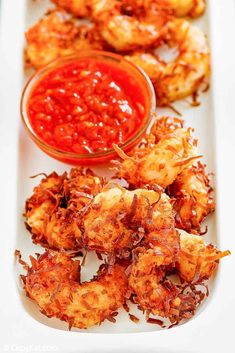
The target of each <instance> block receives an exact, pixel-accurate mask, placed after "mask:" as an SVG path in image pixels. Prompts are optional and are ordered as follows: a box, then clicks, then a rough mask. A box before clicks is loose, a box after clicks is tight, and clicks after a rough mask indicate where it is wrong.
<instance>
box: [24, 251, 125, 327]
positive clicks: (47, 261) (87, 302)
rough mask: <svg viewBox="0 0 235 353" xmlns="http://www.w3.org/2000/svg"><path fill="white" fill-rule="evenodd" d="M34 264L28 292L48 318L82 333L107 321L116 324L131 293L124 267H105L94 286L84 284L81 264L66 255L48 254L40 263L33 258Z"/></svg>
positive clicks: (40, 258) (91, 283) (40, 259)
mask: <svg viewBox="0 0 235 353" xmlns="http://www.w3.org/2000/svg"><path fill="white" fill-rule="evenodd" d="M31 263H32V265H31V267H29V268H28V273H27V275H26V276H24V277H23V280H24V289H25V291H26V293H27V295H28V296H29V297H30V298H31V299H33V300H34V301H35V302H36V303H37V304H38V306H39V307H40V309H41V311H42V312H43V313H44V314H45V315H46V316H48V317H57V318H59V319H60V320H63V321H66V322H68V323H69V327H70V328H71V327H78V328H81V329H86V328H89V327H91V326H94V325H99V324H100V323H101V322H103V321H104V320H105V319H108V320H111V321H115V319H114V316H116V315H117V309H118V308H120V307H121V306H122V305H123V304H124V302H125V294H126V290H127V278H126V275H125V268H124V267H123V266H121V265H118V264H115V265H113V266H112V267H110V268H109V267H108V266H104V265H102V267H101V268H100V270H99V272H98V274H97V276H95V277H94V278H93V279H92V280H91V281H90V282H84V283H80V264H79V261H76V260H72V259H71V258H69V257H68V256H67V255H65V254H63V253H52V252H48V251H47V252H45V253H44V254H43V255H41V256H39V257H38V258H37V259H35V258H33V257H31Z"/></svg>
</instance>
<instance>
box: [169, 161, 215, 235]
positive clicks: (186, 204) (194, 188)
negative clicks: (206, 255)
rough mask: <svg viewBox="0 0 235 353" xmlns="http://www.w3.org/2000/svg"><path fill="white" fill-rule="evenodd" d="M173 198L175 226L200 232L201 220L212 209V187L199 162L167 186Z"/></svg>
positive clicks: (213, 204)
mask: <svg viewBox="0 0 235 353" xmlns="http://www.w3.org/2000/svg"><path fill="white" fill-rule="evenodd" d="M168 194H169V195H170V197H173V198H174V199H175V202H174V210H175V212H176V226H177V227H178V228H181V229H185V230H186V231H189V232H200V228H201V223H202V221H203V220H204V219H205V218H206V217H207V216H208V215H209V214H210V213H211V212H213V211H214V208H215V203H214V198H213V189H212V187H211V186H210V180H209V177H208V175H207V174H206V172H205V166H204V165H202V164H201V163H200V162H199V163H198V164H197V165H194V166H191V167H189V168H186V169H185V170H183V171H182V173H181V174H179V176H178V177H177V178H176V180H175V181H174V183H173V184H172V185H170V186H169V187H168Z"/></svg>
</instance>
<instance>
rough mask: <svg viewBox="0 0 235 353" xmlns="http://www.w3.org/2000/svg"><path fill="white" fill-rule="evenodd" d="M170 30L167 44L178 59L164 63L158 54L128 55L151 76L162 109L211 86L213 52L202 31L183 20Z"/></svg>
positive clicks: (178, 20)
mask: <svg viewBox="0 0 235 353" xmlns="http://www.w3.org/2000/svg"><path fill="white" fill-rule="evenodd" d="M166 27H167V35H166V36H165V42H166V44H167V45H168V46H169V47H171V48H172V47H174V48H175V47H176V48H177V51H178V56H177V58H176V59H175V60H173V61H172V62H164V61H163V60H162V59H161V58H160V56H159V55H158V54H157V53H156V51H154V52H152V53H151V52H149V53H146V52H140V51H139V52H135V53H134V54H132V55H128V56H126V58H127V59H128V60H130V61H132V62H133V63H134V64H136V65H138V66H140V67H141V68H142V69H143V70H144V71H145V72H146V73H147V74H148V75H149V77H150V78H151V80H152V82H153V85H154V88H155V92H156V96H157V103H158V105H160V106H167V105H169V104H170V103H171V102H173V101H175V100H178V99H183V98H185V97H187V96H189V95H191V94H193V93H195V92H197V91H198V90H199V88H200V87H201V86H202V84H203V85H205V86H206V85H208V82H209V75H210V51H209V47H208V44H207V40H206V37H205V35H204V34H203V33H202V32H201V30H200V29H199V28H197V27H195V26H192V25H191V24H190V23H189V22H188V21H186V20H183V19H173V20H171V21H169V22H168V24H167V25H166Z"/></svg>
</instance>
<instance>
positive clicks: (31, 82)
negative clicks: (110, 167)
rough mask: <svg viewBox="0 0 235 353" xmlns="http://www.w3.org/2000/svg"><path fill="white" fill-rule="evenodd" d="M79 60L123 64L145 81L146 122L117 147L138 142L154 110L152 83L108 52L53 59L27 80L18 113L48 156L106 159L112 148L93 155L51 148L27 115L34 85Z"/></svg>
mask: <svg viewBox="0 0 235 353" xmlns="http://www.w3.org/2000/svg"><path fill="white" fill-rule="evenodd" d="M81 58H97V59H102V60H111V61H113V62H117V63H119V65H120V63H124V64H125V65H126V66H127V67H128V66H129V67H131V68H132V71H136V73H138V75H139V76H140V77H142V79H143V82H144V81H145V83H146V88H147V90H148V94H149V99H150V102H149V103H150V104H149V113H148V114H149V116H147V117H146V121H145V123H144V124H143V126H141V127H140V128H139V129H138V130H137V131H136V133H135V134H134V135H133V136H132V137H131V138H130V139H128V140H127V141H126V142H125V143H124V144H123V145H120V146H119V147H120V148H121V149H125V148H127V147H128V146H131V145H132V144H134V143H135V141H138V139H139V138H140V137H141V136H142V134H143V133H144V132H145V131H146V130H147V128H148V126H149V125H150V123H151V121H152V114H153V112H154V111H155V109H156V97H155V91H154V88H153V85H152V82H151V80H150V78H149V77H148V76H147V74H146V73H145V72H144V71H143V70H142V69H141V68H139V67H138V66H136V65H135V64H133V63H132V62H130V61H128V60H126V59H125V58H124V57H122V56H121V55H118V54H113V53H110V52H105V51H99V50H89V51H82V52H80V53H77V54H74V55H69V56H64V57H61V58H59V59H55V60H53V61H51V62H50V63H49V64H47V65H46V66H44V67H43V68H41V69H39V70H37V71H36V72H35V73H34V74H33V75H32V76H31V77H30V78H29V80H28V82H27V83H26V85H25V87H24V89H23V92H22V96H21V101H20V113H21V118H22V121H23V124H24V127H25V128H26V130H27V132H28V133H29V134H30V136H31V138H32V139H33V141H34V142H35V143H36V144H37V145H38V146H39V147H41V149H42V150H44V151H48V153H49V154H53V155H56V156H58V157H61V158H71V159H74V160H80V159H93V158H97V157H108V156H109V155H113V154H115V153H116V152H115V150H114V149H113V148H110V149H108V150H107V151H101V152H94V153H82V154H78V153H75V152H68V151H63V150H60V149H58V148H55V147H53V146H50V145H49V144H47V143H45V142H44V141H43V140H42V139H41V138H40V137H39V136H38V135H37V134H36V133H35V131H34V130H33V128H32V126H31V124H30V121H29V118H28V114H27V102H28V97H29V95H30V93H31V89H32V88H33V86H34V84H35V83H36V82H37V81H38V80H39V79H40V78H41V77H42V76H44V75H45V74H46V73H48V72H50V71H51V70H53V69H54V68H56V67H59V66H63V64H66V63H69V62H72V61H75V60H76V59H81Z"/></svg>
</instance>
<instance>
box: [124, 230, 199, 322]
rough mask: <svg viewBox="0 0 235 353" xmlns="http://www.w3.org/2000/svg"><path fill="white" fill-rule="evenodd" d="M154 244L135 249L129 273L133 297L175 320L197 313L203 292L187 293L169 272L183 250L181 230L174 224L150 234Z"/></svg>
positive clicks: (144, 307)
mask: <svg viewBox="0 0 235 353" xmlns="http://www.w3.org/2000/svg"><path fill="white" fill-rule="evenodd" d="M148 240H149V242H150V243H149V245H150V248H148V249H146V247H142V248H137V249H136V250H134V260H133V263H132V267H131V273H130V276H129V291H130V292H131V293H132V298H133V301H134V302H135V303H136V304H138V307H139V308H140V309H141V310H143V311H145V312H146V316H147V320H148V317H149V315H150V314H153V315H159V316H161V317H163V318H168V319H169V320H170V322H171V323H172V324H177V323H179V322H180V321H181V320H182V319H184V318H190V317H192V316H193V315H194V313H195V310H196V307H197V306H198V304H199V303H200V301H201V298H202V296H199V295H198V294H199V292H197V294H195V293H193V291H192V292H191V293H187V294H184V293H183V290H182V288H181V287H180V286H177V285H176V284H174V283H173V282H172V281H171V280H170V279H169V278H167V276H166V267H167V266H169V265H174V263H175V261H177V259H178V254H179V234H178V232H177V231H176V230H175V229H174V228H170V229H165V230H164V231H159V232H153V233H151V234H150V235H149V237H148Z"/></svg>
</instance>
